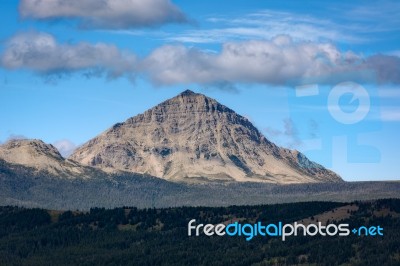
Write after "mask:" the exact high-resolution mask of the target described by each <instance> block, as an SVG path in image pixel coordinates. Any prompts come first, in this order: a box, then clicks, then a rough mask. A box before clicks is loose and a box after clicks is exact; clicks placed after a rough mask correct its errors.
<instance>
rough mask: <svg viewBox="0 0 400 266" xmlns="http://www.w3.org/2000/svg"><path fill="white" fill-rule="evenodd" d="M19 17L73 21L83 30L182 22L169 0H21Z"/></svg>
mask: <svg viewBox="0 0 400 266" xmlns="http://www.w3.org/2000/svg"><path fill="white" fill-rule="evenodd" d="M19 12H20V15H21V17H22V18H32V19H42V20H46V19H59V18H64V19H77V20H78V21H79V23H80V26H81V27H83V28H102V29H129V28H137V27H148V26H158V25H161V24H164V23H172V22H178V23H182V22H186V21H187V19H186V17H185V15H184V14H183V13H182V11H181V10H180V9H179V8H178V7H177V6H175V5H174V4H173V3H171V2H170V1H169V0H145V1H143V0H102V1H98V0H68V1H65V0H35V1H32V0H22V1H21V2H20V5H19Z"/></svg>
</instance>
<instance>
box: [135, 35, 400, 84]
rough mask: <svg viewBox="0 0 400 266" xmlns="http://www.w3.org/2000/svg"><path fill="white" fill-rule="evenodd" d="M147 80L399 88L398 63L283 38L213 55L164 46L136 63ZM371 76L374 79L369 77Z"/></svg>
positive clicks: (227, 48)
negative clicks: (387, 85)
mask: <svg viewBox="0 0 400 266" xmlns="http://www.w3.org/2000/svg"><path fill="white" fill-rule="evenodd" d="M141 64H142V66H141V68H142V70H144V72H145V73H146V74H147V75H148V76H149V77H150V79H151V80H152V81H153V82H155V83H157V84H163V85H165V84H166V85H171V84H177V83H200V84H215V83H219V82H225V83H261V84H263V83H264V84H275V85H277V84H279V85H282V84H283V85H285V84H286V85H289V84H291V83H293V82H295V83H297V84H299V82H302V80H304V79H315V80H314V82H321V83H333V82H337V81H338V80H343V79H344V78H345V79H346V80H352V81H355V82H357V81H360V82H365V81H367V82H370V81H372V82H375V81H378V82H383V83H385V82H388V83H399V82H400V75H399V74H398V73H400V72H399V67H400V58H398V57H395V56H386V55H374V56H371V57H366V58H365V57H363V56H362V55H357V54H354V53H352V52H350V51H347V52H342V51H340V50H339V49H338V48H337V47H336V46H334V45H333V44H330V43H315V42H294V41H293V40H292V38H291V37H290V36H288V35H280V36H277V37H275V38H273V39H272V40H269V41H266V40H264V41H261V40H258V41H256V40H253V41H244V42H228V43H224V44H223V46H222V50H221V51H220V52H218V53H215V52H213V53H212V52H209V51H206V50H200V49H196V48H187V47H185V46H183V45H165V46H161V47H159V48H157V49H156V50H154V51H153V52H152V53H151V54H150V55H149V56H148V57H147V58H145V59H144V60H143V62H142V63H141ZM374 74H375V75H376V77H374Z"/></svg>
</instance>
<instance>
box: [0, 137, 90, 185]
mask: <svg viewBox="0 0 400 266" xmlns="http://www.w3.org/2000/svg"><path fill="white" fill-rule="evenodd" d="M0 159H2V160H4V161H5V162H7V163H10V164H17V165H23V166H25V167H30V168H32V170H34V171H35V172H47V173H49V174H51V175H53V176H58V177H68V178H72V177H89V176H88V175H89V172H90V171H88V170H89V167H85V166H82V165H80V164H79V163H76V162H74V161H71V160H68V159H64V158H63V157H62V156H61V154H60V153H59V152H58V150H57V149H56V148H55V147H54V146H53V145H51V144H46V143H44V142H43V141H41V140H37V139H13V140H9V141H7V142H6V143H5V144H3V145H1V146H0Z"/></svg>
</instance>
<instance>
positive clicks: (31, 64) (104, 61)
mask: <svg viewBox="0 0 400 266" xmlns="http://www.w3.org/2000/svg"><path fill="white" fill-rule="evenodd" d="M135 62H136V57H135V56H134V55H133V54H130V53H127V52H121V51H120V50H119V49H118V48H117V47H116V46H113V45H108V44H104V43H97V44H89V43H85V42H80V43H77V44H59V43H57V41H56V40H55V38H54V37H53V36H52V35H49V34H46V33H39V32H28V33H21V34H17V35H15V36H14V37H12V38H11V39H10V40H9V41H8V42H7V44H6V49H5V51H4V53H3V54H2V56H1V64H2V66H3V67H5V68H7V69H29V70H32V71H34V72H36V73H39V74H46V75H47V74H65V73H70V72H76V71H84V74H85V75H87V76H90V75H101V74H103V73H105V74H106V76H107V77H108V78H117V77H120V76H123V75H125V76H127V77H128V78H133V73H134V72H133V71H134V67H135Z"/></svg>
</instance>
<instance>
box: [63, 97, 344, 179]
mask: <svg viewBox="0 0 400 266" xmlns="http://www.w3.org/2000/svg"><path fill="white" fill-rule="evenodd" d="M69 159H70V160H72V161H74V162H78V163H80V164H83V165H87V166H93V167H96V168H100V169H102V170H105V171H111V172H114V171H117V170H121V171H127V172H133V173H143V174H148V175H152V176H155V177H159V178H163V179H166V180H170V181H179V182H188V183H192V182H208V181H253V182H267V183H279V184H291V183H315V182H340V181H342V179H341V178H340V177H339V176H338V175H337V174H335V173H334V172H332V171H330V170H327V169H325V168H324V167H323V166H321V165H319V164H317V163H314V162H311V161H310V160H308V159H307V157H306V156H304V155H303V154H302V153H300V152H298V151H294V150H289V149H285V148H280V147H278V146H276V145H275V144H274V143H272V142H270V141H269V140H268V139H266V138H265V137H264V136H263V135H262V134H261V133H260V132H259V131H258V130H257V129H256V128H255V127H254V126H253V125H252V123H251V122H250V121H249V120H248V119H247V118H245V117H243V116H241V115H238V114H237V113H235V112H234V111H233V110H231V109H229V108H228V107H226V106H224V105H222V104H220V103H218V102H217V101H216V100H214V99H212V98H209V97H207V96H205V95H202V94H199V93H194V92H192V91H190V90H186V91H184V92H182V93H181V94H179V95H177V96H176V97H174V98H171V99H169V100H167V101H164V102H162V103H161V104H159V105H157V106H155V107H153V108H151V109H149V110H147V111H146V112H144V113H143V114H139V115H137V116H135V117H132V118H129V119H128V120H126V121H125V122H124V123H117V124H115V125H114V126H112V127H111V128H110V129H108V130H106V131H105V132H103V133H102V134H100V135H99V136H97V137H95V138H93V139H92V140H90V141H88V142H87V143H85V144H84V145H82V146H81V147H80V148H78V149H77V150H76V151H75V152H74V153H73V154H72V155H71V156H70V157H69Z"/></svg>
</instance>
